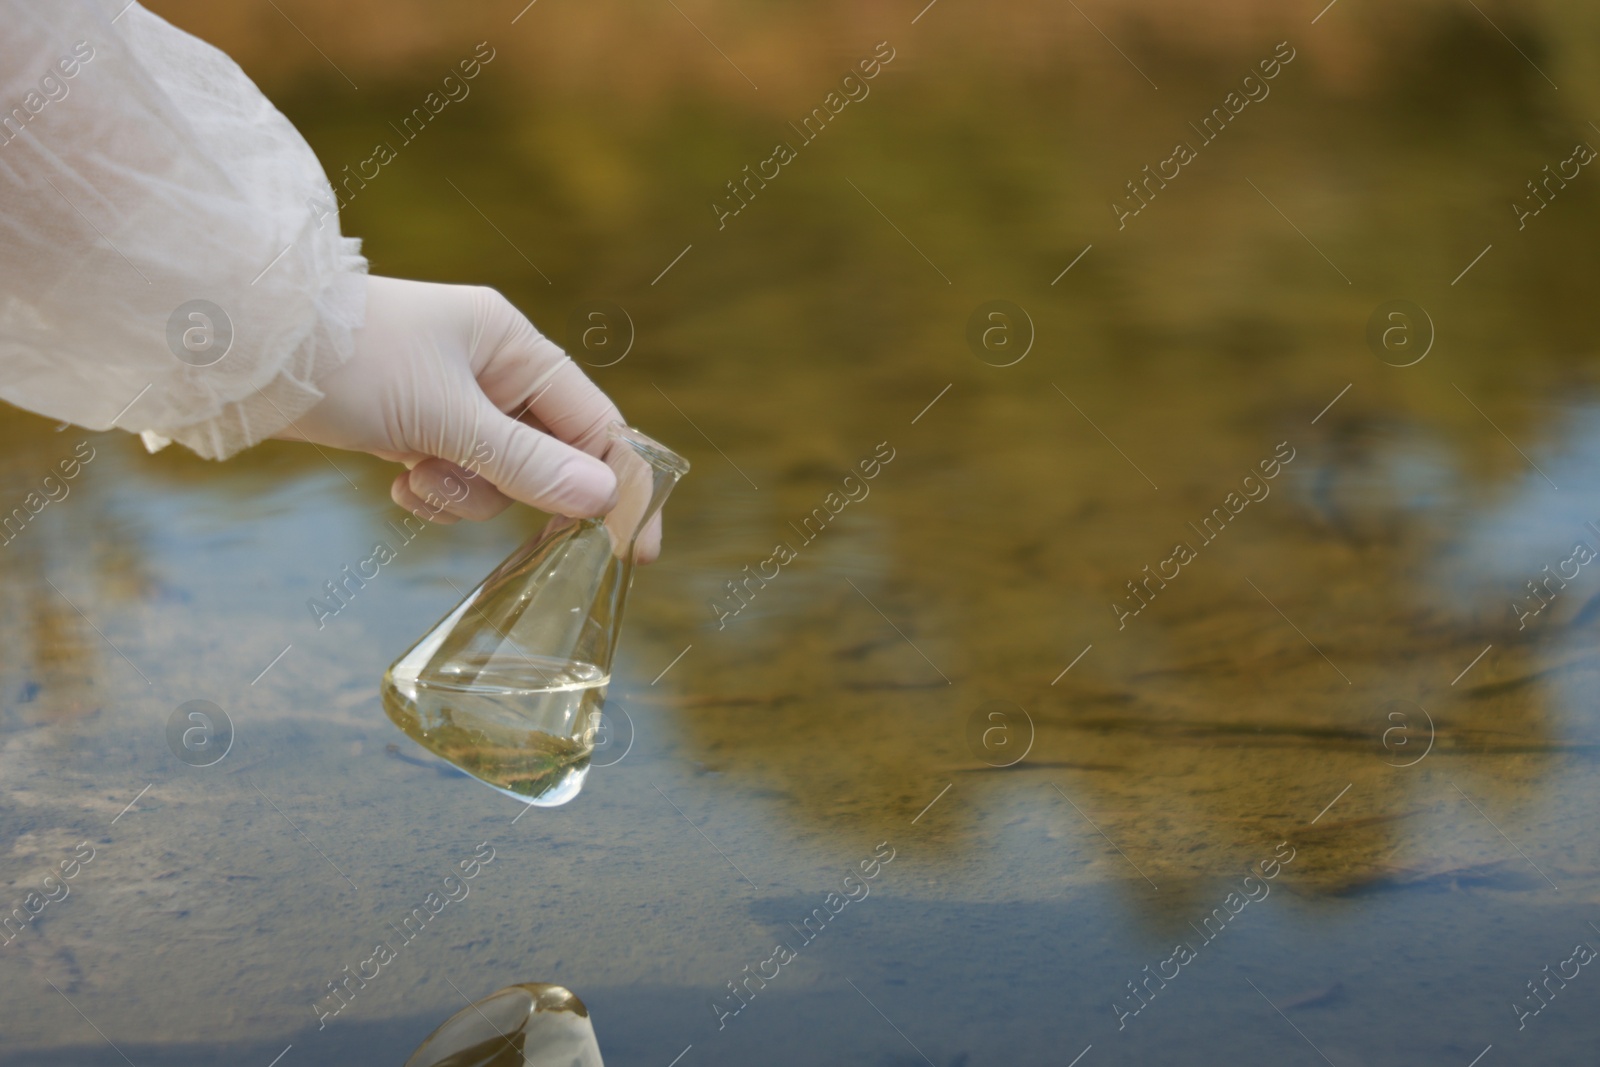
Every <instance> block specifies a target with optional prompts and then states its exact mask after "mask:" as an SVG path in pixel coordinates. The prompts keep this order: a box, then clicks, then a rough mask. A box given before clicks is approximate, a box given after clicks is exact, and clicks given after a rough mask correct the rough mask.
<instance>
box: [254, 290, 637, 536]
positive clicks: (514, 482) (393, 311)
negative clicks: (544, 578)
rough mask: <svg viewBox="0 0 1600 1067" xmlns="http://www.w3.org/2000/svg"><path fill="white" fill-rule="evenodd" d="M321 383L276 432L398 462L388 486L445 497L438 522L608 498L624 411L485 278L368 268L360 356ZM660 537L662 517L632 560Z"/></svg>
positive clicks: (430, 499) (404, 501)
mask: <svg viewBox="0 0 1600 1067" xmlns="http://www.w3.org/2000/svg"><path fill="white" fill-rule="evenodd" d="M317 386H318V388H320V389H321V390H322V391H323V393H324V394H325V397H324V399H323V400H322V401H321V402H320V403H318V404H317V406H316V407H314V408H312V409H311V410H310V411H308V412H306V413H305V414H303V415H301V416H300V417H299V418H297V419H296V420H295V421H294V422H293V423H292V424H291V425H290V426H287V427H285V428H284V430H283V431H282V432H281V433H279V434H278V436H279V437H281V438H286V439H289V440H307V441H312V442H315V443H317V444H323V445H329V446H331V447H334V448H347V449H352V450H355V451H360V452H370V453H372V454H373V455H375V456H380V457H382V458H384V459H392V460H397V461H399V462H401V463H404V464H405V465H406V467H407V468H409V469H408V470H406V471H405V472H404V473H402V474H401V475H400V476H399V477H397V478H396V479H395V481H394V485H393V487H392V488H391V489H390V495H391V496H392V497H393V498H394V502H395V503H396V504H399V505H400V506H401V507H403V508H405V509H407V510H408V511H417V512H418V513H419V514H423V515H427V514H429V513H430V512H433V511H435V510H436V509H437V508H438V507H439V504H440V503H441V502H442V503H443V505H444V507H443V510H439V511H438V512H437V514H436V515H435V516H434V519H433V521H435V522H441V523H451V522H455V521H456V520H457V519H458V518H460V519H488V518H492V517H493V516H495V515H498V514H499V513H500V512H502V511H504V510H505V509H506V507H508V506H509V505H510V503H511V502H512V501H513V500H518V501H521V502H522V503H524V504H529V505H532V506H533V507H536V508H539V509H541V510H543V511H548V512H551V513H553V514H558V515H569V516H572V517H575V518H586V517H591V516H598V515H604V514H605V513H606V512H607V511H609V510H610V508H611V507H612V505H613V504H614V503H615V500H614V497H615V495H616V487H617V480H616V476H615V475H614V474H612V472H611V468H610V467H607V466H606V465H605V464H604V463H602V462H601V461H600V460H599V459H597V458H595V457H596V456H598V455H600V454H602V453H603V452H604V450H605V447H606V440H607V438H606V428H607V426H609V425H610V424H611V423H612V422H620V421H622V414H621V412H619V411H618V410H617V407H616V405H615V404H613V403H612V402H611V401H610V400H609V399H608V398H607V397H606V395H605V394H604V393H602V392H601V391H600V390H599V389H598V388H597V387H596V386H595V384H594V383H593V382H591V381H589V379H588V378H587V377H586V376H585V375H584V373H583V371H581V370H580V369H579V368H578V366H577V364H575V363H573V362H572V360H570V359H569V358H567V356H566V354H565V353H563V352H562V350H561V348H560V347H559V346H558V345H556V344H555V343H554V342H552V341H550V340H549V339H547V338H545V337H544V336H543V335H541V334H540V333H539V331H538V330H536V329H535V328H534V327H533V324H532V323H530V322H529V321H528V320H527V318H525V317H524V316H523V315H522V313H521V312H519V311H518V310H517V309H516V308H514V307H512V306H511V303H510V302H509V301H507V300H506V299H505V297H503V296H501V295H500V294H499V293H497V292H495V291H494V290H493V289H488V288H484V287H481V286H469V285H441V284H438V283H433V282H416V281H405V280H402V279H399V278H382V277H376V276H374V277H370V278H369V279H368V280H367V319H366V325H365V326H364V327H362V329H361V330H360V331H359V332H358V333H357V334H356V350H355V353H354V354H353V355H352V356H351V357H350V359H349V361H348V362H346V363H345V364H344V366H342V367H340V368H339V369H338V370H337V371H335V372H334V373H332V374H330V375H328V376H327V377H325V378H323V379H320V380H319V381H318V382H317ZM468 471H471V472H473V473H474V474H475V475H476V476H475V477H468V476H467V472H468ZM446 478H453V479H456V480H457V481H456V482H455V483H453V485H452V486H451V487H450V490H453V491H450V490H447V487H446V484H445V481H444V480H445V479H446ZM463 485H465V486H466V487H467V491H466V492H465V494H464V495H463V493H462V486H463ZM425 501H426V502H427V504H428V505H430V506H426V507H425V506H424V502H425ZM660 544H661V524H660V517H659V516H658V517H657V518H656V519H655V520H654V521H652V522H651V524H650V526H649V527H648V528H647V529H646V530H645V532H644V533H643V534H642V535H641V536H640V538H639V545H638V548H637V550H636V553H637V558H638V559H639V560H640V561H641V562H648V561H650V560H652V559H654V558H655V557H656V555H657V554H658V553H659V551H660Z"/></svg>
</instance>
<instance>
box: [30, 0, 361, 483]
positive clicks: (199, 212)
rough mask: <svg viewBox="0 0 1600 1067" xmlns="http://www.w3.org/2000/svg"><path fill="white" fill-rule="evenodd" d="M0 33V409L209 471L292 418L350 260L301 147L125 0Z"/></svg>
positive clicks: (230, 76) (262, 103) (268, 112)
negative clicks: (121, 434) (159, 450)
mask: <svg viewBox="0 0 1600 1067" xmlns="http://www.w3.org/2000/svg"><path fill="white" fill-rule="evenodd" d="M0 17H3V19H4V25H5V31H4V34H3V35H0V397H3V398H4V399H5V400H8V401H10V402H11V403H13V404H16V405H18V406H19V407H24V408H27V409H29V410H32V411H36V412H39V413H41V414H44V415H47V416H49V417H51V418H56V419H62V420H65V421H68V422H73V423H77V424H78V425H80V426H84V427H87V428H89V429H94V430H105V429H110V428H111V427H112V426H113V425H115V426H118V427H121V428H124V429H129V430H133V431H135V432H143V433H144V435H145V440H146V442H147V443H151V442H158V440H159V439H160V438H171V439H173V440H176V441H179V442H181V443H183V444H185V445H187V446H188V447H189V448H191V449H193V450H194V451H195V452H197V453H199V454H200V455H202V456H205V457H207V458H211V459H223V458H226V457H228V456H230V455H232V454H233V453H235V452H237V451H239V450H240V449H242V448H245V447H246V446H248V445H251V444H254V443H255V442H257V441H260V440H262V439H263V438H266V437H268V436H271V435H272V434H274V433H277V432H278V431H280V430H281V429H283V428H284V427H285V426H287V425H288V424H289V422H290V421H291V420H293V419H295V418H296V417H298V416H299V415H301V414H302V413H304V412H306V411H308V410H309V409H310V408H312V407H313V406H314V405H315V404H316V403H317V402H318V401H320V400H321V399H322V393H321V392H320V391H319V390H318V388H317V386H316V384H315V382H316V381H317V380H318V379H320V378H323V377H325V376H326V375H328V374H329V373H331V372H332V371H334V370H336V369H337V368H338V367H339V366H340V365H341V364H343V363H344V362H345V361H346V360H347V359H348V358H349V356H350V354H351V352H352V350H353V347H354V343H353V339H352V333H353V331H355V330H357V329H358V328H359V327H361V325H362V324H363V318H364V315H365V294H366V279H365V277H364V276H363V275H364V273H365V271H366V261H365V260H364V259H363V258H362V257H361V255H360V253H359V249H360V242H359V241H356V240H352V239H347V238H343V237H341V236H340V233H339V227H338V216H337V214H336V213H335V212H334V211H333V210H331V207H332V205H333V204H334V203H335V202H336V201H335V199H334V196H333V191H332V189H331V188H330V187H329V184H328V179H327V176H326V175H325V173H324V172H323V169H322V167H321V165H320V164H319V163H318V162H317V159H316V156H315V155H314V154H313V153H312V151H311V148H310V146H309V145H307V144H306V142H305V140H304V138H302V137H301V136H300V134H299V133H298V132H297V131H296V130H295V128H294V127H293V126H292V125H290V123H289V121H288V120H287V119H286V118H284V116H283V115H282V114H280V113H279V112H278V110H277V109H276V108H274V107H273V106H272V105H271V104H270V103H269V102H268V101H267V100H266V98H265V97H263V96H262V95H261V92H260V90H258V89H257V88H256V86H255V85H254V83H252V82H251V81H250V79H249V78H248V77H247V76H246V75H245V73H244V72H243V71H242V70H240V69H239V67H238V66H237V65H236V64H235V63H234V62H233V60H231V59H229V58H228V57H227V56H226V55H224V54H223V53H222V52H220V51H218V50H217V49H215V48H213V47H211V46H210V45H208V44H206V43H204V42H203V41H200V40H198V39H196V38H195V37H192V36H190V35H189V34H187V33H184V32H183V31H181V30H179V29H177V28H176V27H174V26H172V25H170V24H168V23H167V22H165V21H163V20H162V19H160V18H158V17H157V16H155V15H153V14H151V13H150V12H148V11H146V10H145V9H144V8H142V7H140V6H139V5H138V4H137V3H130V2H128V0H105V2H103V3H102V2H98V0H49V2H47V3H40V2H38V0H0ZM197 301H204V302H207V303H204V304H197V303H195V302H197ZM219 309H220V315H219V314H218V313H217V312H218V310H219ZM197 316H198V317H197ZM218 356H220V359H219V358H217V357H218ZM213 360H214V362H213ZM202 364H209V365H202Z"/></svg>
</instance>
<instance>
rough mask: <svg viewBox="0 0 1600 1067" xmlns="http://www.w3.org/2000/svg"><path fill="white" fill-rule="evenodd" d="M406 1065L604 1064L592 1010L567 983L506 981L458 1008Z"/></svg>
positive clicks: (569, 1066) (522, 1066) (534, 1066)
mask: <svg viewBox="0 0 1600 1067" xmlns="http://www.w3.org/2000/svg"><path fill="white" fill-rule="evenodd" d="M406 1067H604V1065H603V1064H602V1063H601V1060H600V1045H599V1043H598V1042H597V1041H596V1040H595V1036H594V1024H593V1023H592V1022H590V1020H589V1009H588V1008H587V1007H585V1006H584V1003H583V1001H581V1000H579V999H578V997H577V994H575V993H573V992H572V991H571V990H570V989H567V988H565V987H564V986H558V985H550V984H549V983H546V982H529V983H524V984H522V985H514V986H507V987H506V988H505V989H501V990H498V991H496V992H494V993H491V994H489V995H488V996H486V997H484V998H483V999H482V1000H478V1001H474V1002H473V1003H472V1004H470V1005H468V1006H467V1007H465V1008H462V1009H461V1010H460V1011H458V1012H456V1013H455V1014H454V1015H452V1016H451V1017H450V1018H449V1019H446V1020H445V1021H444V1023H443V1024H441V1025H440V1027H439V1028H438V1029H437V1030H435V1031H434V1032H433V1033H431V1034H429V1035H428V1039H427V1040H426V1041H424V1042H423V1043H422V1045H421V1047H420V1048H418V1049H417V1051H415V1052H413V1053H412V1054H411V1058H410V1059H408V1060H406Z"/></svg>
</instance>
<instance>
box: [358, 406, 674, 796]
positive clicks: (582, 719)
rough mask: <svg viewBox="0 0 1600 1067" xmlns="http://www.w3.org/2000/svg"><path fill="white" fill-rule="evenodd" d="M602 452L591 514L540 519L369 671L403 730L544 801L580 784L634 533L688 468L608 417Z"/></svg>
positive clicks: (493, 781)
mask: <svg viewBox="0 0 1600 1067" xmlns="http://www.w3.org/2000/svg"><path fill="white" fill-rule="evenodd" d="M604 459H605V462H606V464H607V465H608V466H610V467H611V469H612V470H613V471H614V472H615V473H616V476H617V505H616V507H614V508H612V510H611V512H610V513H609V514H608V515H606V517H605V518H603V519H555V520H553V521H552V522H551V523H550V525H549V526H547V527H545V530H544V532H543V533H541V534H539V535H538V536H536V537H534V538H533V539H532V540H530V541H528V543H527V544H525V545H523V546H522V547H521V548H519V549H517V551H515V552H514V553H512V554H511V556H510V557H509V558H508V559H507V560H506V561H505V562H504V563H502V564H500V566H499V567H497V568H496V569H495V571H494V573H493V574H491V575H489V577H488V578H486V579H484V581H483V584H481V585H480V586H478V588H476V589H474V590H473V591H472V592H471V593H470V594H469V595H468V596H467V598H466V599H465V600H463V601H462V602H461V603H460V604H458V605H456V607H455V609H454V610H453V611H451V612H450V614H449V615H447V616H445V617H444V619H443V620H441V621H440V622H439V624H438V625H437V626H435V627H434V628H433V629H432V630H430V631H429V632H428V634H427V635H426V636H425V637H423V638H422V640H420V641H418V642H417V643H416V644H415V645H413V646H412V648H411V650H410V651H408V652H407V653H406V654H405V655H403V656H401V657H400V658H399V659H398V660H396V661H395V663H394V665H393V666H391V667H390V668H389V671H388V673H387V674H385V675H384V678H383V704H384V708H385V710H386V711H388V713H389V718H391V719H393V720H394V722H395V725H397V726H399V727H400V729H402V730H404V731H405V732H406V734H407V735H409V736H410V737H411V738H412V740H414V741H416V742H417V743H418V744H420V745H422V746H423V747H424V748H427V749H428V750H429V751H431V752H433V753H435V754H437V755H439V756H442V757H444V758H445V759H447V760H449V761H450V762H451V763H453V764H455V765H456V766H457V767H460V768H461V769H462V770H464V771H466V772H467V773H468V774H471V775H472V776H473V777H475V778H477V779H479V780H480V781H483V782H487V783H488V784H489V785H492V786H494V787H495V788H496V789H499V790H501V791H502V792H505V793H509V794H511V795H512V796H515V797H517V798H518V799H520V800H526V801H529V802H530V803H533V804H538V805H541V806H544V807H553V806H555V805H557V804H565V803H566V802H567V801H569V800H571V799H572V798H573V797H575V796H577V795H578V790H579V789H580V788H582V786H583V779H584V776H585V775H586V774H587V773H588V770H589V754H590V752H591V751H592V750H593V748H594V732H595V728H596V726H597V725H598V724H599V721H600V709H601V707H602V706H603V705H604V704H605V693H606V683H608V682H609V681H610V680H611V657H612V654H613V652H614V651H615V649H616V643H617V633H618V631H619V629H620V628H621V625H622V606H623V601H624V600H625V599H626V598H627V595H628V587H629V585H631V584H632V581H633V554H634V543H635V541H636V540H637V539H638V536H639V533H640V531H641V530H643V528H644V526H645V524H646V523H648V522H649V521H650V519H651V518H652V517H653V516H654V515H655V514H656V513H657V512H658V511H660V510H661V505H662V503H663V502H664V501H665V500H666V499H667V495H668V494H669V493H671V492H672V488H673V486H675V485H677V483H678V479H679V478H681V477H683V475H684V473H685V472H687V471H688V469H689V464H688V462H686V461H685V460H684V459H683V458H682V457H680V456H678V455H676V454H674V453H673V452H672V451H671V450H669V449H667V448H665V447H663V446H662V445H660V444H657V443H656V442H655V441H652V440H651V439H650V438H648V437H646V436H645V435H644V434H642V433H639V432H638V431H637V430H633V429H630V428H628V427H626V426H622V425H615V426H613V427H612V429H611V437H610V440H609V442H608V445H607V449H606V454H605V456H604Z"/></svg>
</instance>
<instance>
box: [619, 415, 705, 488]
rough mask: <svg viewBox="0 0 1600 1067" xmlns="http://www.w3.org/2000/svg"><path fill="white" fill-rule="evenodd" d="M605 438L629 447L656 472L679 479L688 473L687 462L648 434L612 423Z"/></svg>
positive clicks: (624, 425)
mask: <svg viewBox="0 0 1600 1067" xmlns="http://www.w3.org/2000/svg"><path fill="white" fill-rule="evenodd" d="M606 436H607V437H608V438H609V439H611V440H613V441H621V442H623V443H624V444H626V445H628V446H629V447H631V448H632V449H633V450H634V451H635V452H637V453H639V455H640V456H641V457H642V458H643V459H644V461H645V462H646V463H648V464H650V466H652V467H654V468H655V469H656V470H658V471H661V472H663V473H667V474H673V475H676V476H677V477H679V478H681V477H683V476H684V475H685V474H688V473H689V461H688V460H686V459H684V458H683V457H682V456H680V455H678V454H677V453H676V452H674V451H673V450H672V449H670V448H668V447H667V446H666V445H664V444H662V443H661V442H660V441H657V440H656V439H655V438H653V437H651V436H649V435H648V434H644V433H640V432H639V431H638V430H635V429H634V428H633V427H632V426H628V425H626V424H624V423H621V422H613V423H612V424H611V425H610V426H608V427H607V428H606Z"/></svg>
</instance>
